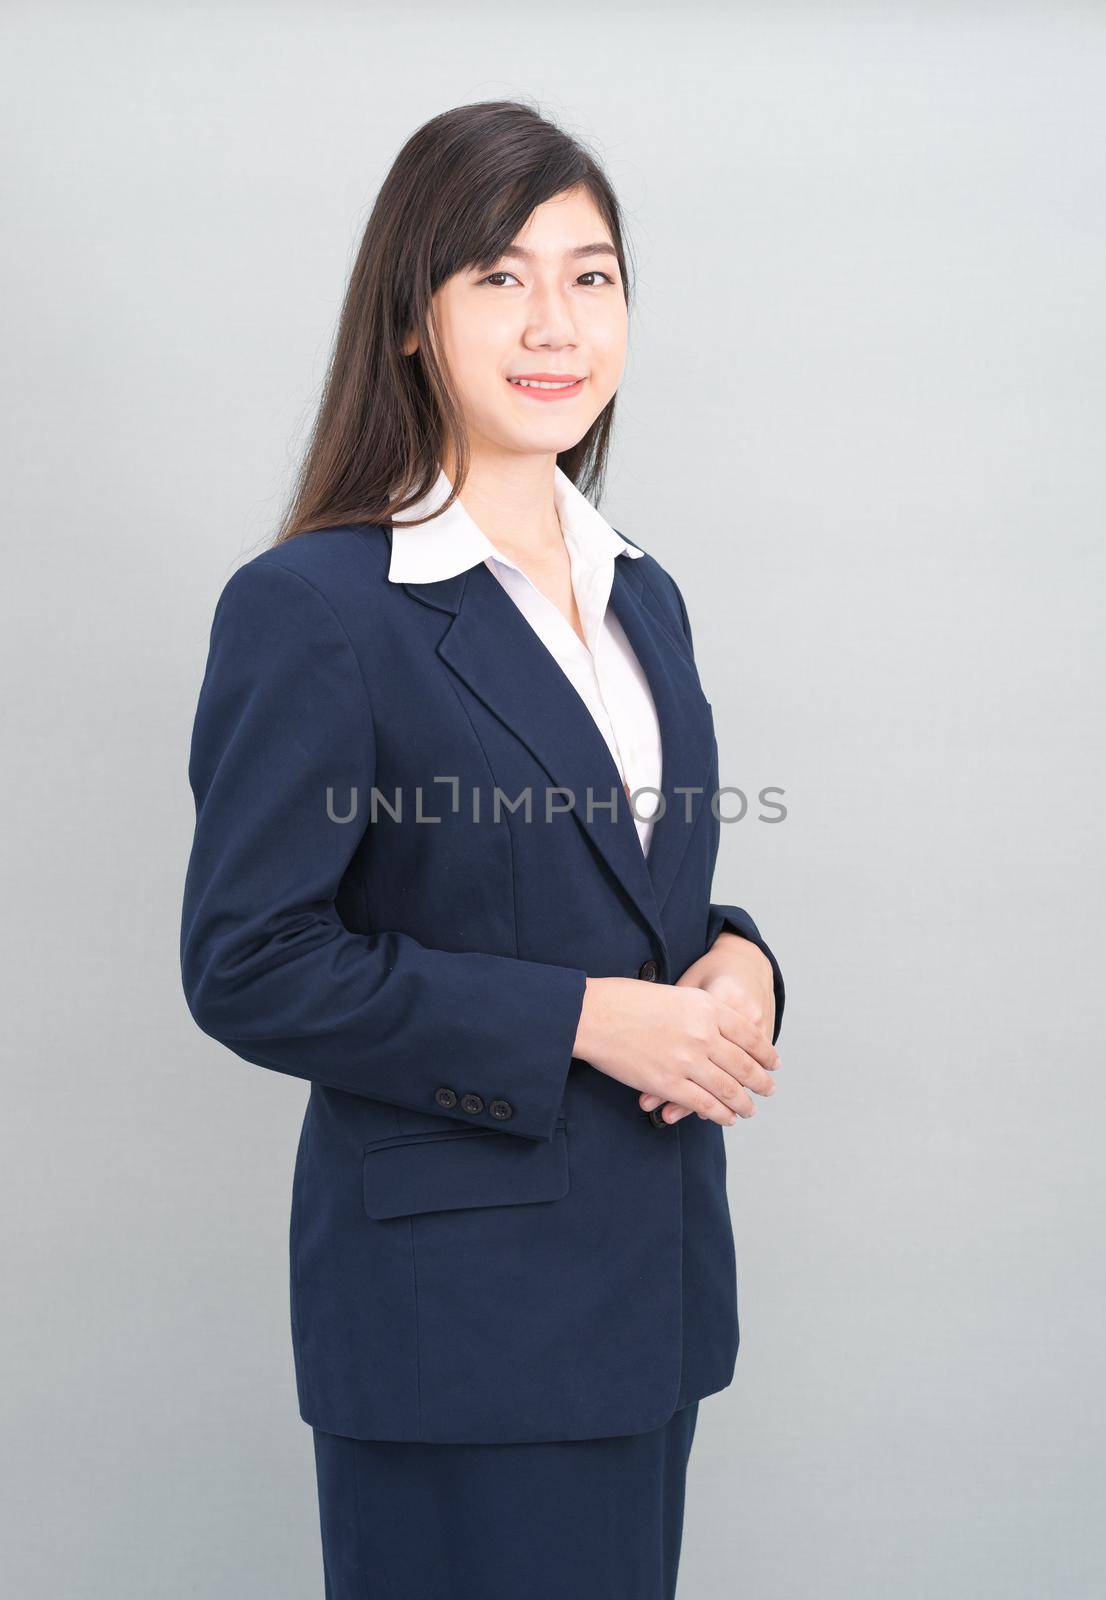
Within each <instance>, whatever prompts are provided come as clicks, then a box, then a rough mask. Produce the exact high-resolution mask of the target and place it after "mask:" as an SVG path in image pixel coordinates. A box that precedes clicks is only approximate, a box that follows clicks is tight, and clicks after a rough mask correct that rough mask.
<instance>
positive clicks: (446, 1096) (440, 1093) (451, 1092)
mask: <svg viewBox="0 0 1106 1600" xmlns="http://www.w3.org/2000/svg"><path fill="white" fill-rule="evenodd" d="M434 1098H435V1100H436V1101H437V1102H438V1104H439V1105H440V1106H455V1105H456V1104H457V1091H456V1089H447V1088H444V1087H443V1088H441V1089H435V1090H434Z"/></svg>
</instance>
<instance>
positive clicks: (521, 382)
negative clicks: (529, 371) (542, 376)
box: [507, 378, 580, 389]
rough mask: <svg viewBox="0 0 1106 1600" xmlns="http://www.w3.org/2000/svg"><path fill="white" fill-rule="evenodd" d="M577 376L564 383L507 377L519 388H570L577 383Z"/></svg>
mask: <svg viewBox="0 0 1106 1600" xmlns="http://www.w3.org/2000/svg"><path fill="white" fill-rule="evenodd" d="M579 381H580V380H579V378H570V379H569V380H568V381H567V382H566V383H544V382H542V381H541V380H539V379H536V378H508V379H507V382H508V383H513V384H515V385H516V386H517V387H518V388H519V389H571V388H573V387H574V386H575V385H576V384H578V383H579Z"/></svg>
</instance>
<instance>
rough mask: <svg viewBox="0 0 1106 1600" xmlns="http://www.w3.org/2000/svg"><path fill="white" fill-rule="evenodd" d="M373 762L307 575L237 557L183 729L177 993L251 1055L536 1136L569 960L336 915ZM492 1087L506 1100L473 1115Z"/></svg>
mask: <svg viewBox="0 0 1106 1600" xmlns="http://www.w3.org/2000/svg"><path fill="white" fill-rule="evenodd" d="M375 765H376V763H375V743H374V735H373V721H372V711H371V706H370V701H369V695H368V691H367V688H366V684H365V681H364V678H363V676H362V673H361V669H360V665H359V663H358V660H357V657H356V655H355V653H354V650H353V646H352V644H351V643H350V640H349V638H348V636H347V634H346V632H345V629H344V628H343V626H342V624H341V622H340V620H339V618H338V616H337V614H336V613H335V611H334V609H333V608H332V606H331V605H330V603H329V602H328V601H327V600H326V598H325V597H324V596H323V594H322V593H321V592H320V591H319V590H318V589H316V587H315V586H314V584H312V583H311V582H310V581H309V580H308V579H306V578H304V577H302V576H301V575H300V574H299V573H297V572H295V571H293V570H292V569H290V568H287V567H285V566H283V565H281V564H280V563H278V562H275V561H272V560H269V559H268V558H266V556H265V555H261V556H258V557H255V558H254V559H253V560H252V561H250V562H248V563H247V564H246V565H244V566H242V567H240V568H239V569H238V570H237V571H236V572H235V573H233V574H232V576H231V577H230V579H229V580H228V581H227V583H226V585H225V587H224V589H223V591H222V593H221V595H220V596H219V600H218V602H217V605H216V608H215V614H214V619H213V622H212V627H211V637H210V645H209V652H208V659H207V666H206V670H205V673H204V678H203V682H202V685H201V689H200V694H199V701H198V705H197V708H196V715H195V722H194V727H193V733H192V743H191V750H190V756H189V764H188V778H189V783H190V785H191V788H192V792H193V795H194V798H195V805H196V822H195V834H194V838H193V842H192V848H191V854H190V856H189V861H188V867H187V872H186V876H185V885H184V895H183V909H182V917H181V938H180V958H181V976H182V981H183V986H184V993H185V997H186V999H187V1002H188V1008H189V1011H190V1012H191V1014H192V1017H193V1019H194V1020H195V1022H196V1023H197V1025H198V1026H199V1027H200V1028H201V1029H202V1030H203V1032H204V1033H206V1034H209V1035H210V1036H211V1037H212V1038H214V1039H218V1040H219V1041H220V1042H221V1043H222V1044H225V1045H226V1046H227V1047H228V1048H229V1049H231V1050H232V1051H234V1053H235V1054H236V1055H238V1056H241V1057H242V1059H243V1060H244V1061H249V1062H251V1063H253V1064H254V1065H257V1066H261V1067H269V1068H271V1069H272V1070H273V1071H275V1072H282V1073H288V1074H290V1075H291V1076H293V1077H297V1078H305V1079H310V1080H312V1081H314V1082H317V1083H321V1084H325V1085H326V1086H328V1087H330V1088H333V1089H342V1090H346V1091H347V1092H349V1093H350V1094H359V1095H365V1096H367V1097H369V1098H370V1099H373V1100H383V1101H388V1102H391V1103H392V1104H394V1105H397V1106H402V1107H405V1108H407V1109H409V1110H413V1111H425V1112H430V1113H433V1114H436V1115H442V1114H444V1115H449V1116H453V1117H455V1118H457V1120H459V1121H464V1122H465V1123H467V1124H469V1125H471V1124H472V1123H473V1122H480V1123H485V1124H487V1125H488V1126H494V1127H495V1128H497V1129H499V1130H501V1131H503V1132H507V1133H514V1134H519V1135H522V1136H524V1137H528V1138H533V1139H549V1138H551V1137H552V1134H553V1129H554V1124H555V1122H556V1119H557V1116H558V1114H559V1112H560V1110H561V1101H562V1096H563V1093H564V1088H565V1083H566V1079H567V1076H568V1071H569V1066H570V1063H571V1061H572V1048H573V1045H574V1043H575V1038H576V1030H577V1026H578V1024H579V1019H580V1012H581V1009H582V1006H583V999H584V989H585V984H586V981H587V974H586V973H585V972H584V971H583V970H582V969H579V968H574V967H563V966H556V965H549V964H546V963H543V962H539V961H524V960H519V959H516V958H514V957H511V956H503V955H490V954H482V953H474V952H452V951H445V950H437V949H431V948H429V947H427V946H426V945H423V944H421V943H419V942H418V941H417V940H416V939H413V938H411V937H410V936H409V935H407V934H404V933H398V932H388V931H387V930H381V931H376V930H373V931H372V932H371V933H368V934H365V933H354V932H352V931H351V930H350V929H349V928H348V927H346V926H345V924H344V923H343V921H342V919H341V917H340V916H339V914H338V911H337V909H336V907H335V898H336V895H337V893H338V888H339V884H340V882H341V879H342V877H343V875H344V873H345V872H346V869H347V868H348V866H349V864H350V861H351V858H352V857H353V855H354V853H355V851H356V850H357V847H358V845H359V844H360V843H361V841H362V839H363V838H364V835H365V833H366V830H367V829H368V828H370V827H371V826H372V823H371V821H370V819H369V793H370V790H371V789H372V787H373V784H374V780H375ZM328 788H330V789H332V791H333V796H334V803H333V807H332V808H328V804H327V790H328ZM351 788H353V789H356V791H357V796H358V808H357V815H356V817H355V819H354V820H353V821H351V822H347V823H344V824H343V823H341V822H336V821H333V820H331V818H330V816H329V815H328V809H333V810H335V811H336V812H338V813H339V814H340V813H342V812H344V811H346V810H351V809H352V807H351V805H350V795H351ZM443 1085H445V1086H450V1087H455V1088H456V1090H457V1092H458V1094H459V1095H460V1094H463V1093H465V1092H466V1091H476V1092H477V1093H478V1094H480V1095H481V1096H482V1097H483V1099H484V1110H483V1111H481V1112H479V1113H477V1114H476V1115H473V1114H471V1113H469V1112H466V1111H463V1110H462V1109H461V1107H460V1105H459V1104H458V1105H457V1106H456V1108H455V1109H454V1108H449V1107H443V1106H441V1105H439V1104H438V1102H437V1101H436V1099H435V1091H436V1090H437V1089H438V1088H439V1087H440V1086H443ZM496 1098H502V1099H505V1100H507V1101H508V1102H509V1103H510V1105H511V1107H512V1114H511V1116H510V1117H509V1118H507V1119H504V1120H497V1119H495V1118H493V1117H492V1116H491V1113H490V1111H489V1109H488V1106H489V1103H490V1102H491V1101H492V1100H493V1099H496Z"/></svg>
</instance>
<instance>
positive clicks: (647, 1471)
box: [313, 1400, 699, 1600]
mask: <svg viewBox="0 0 1106 1600" xmlns="http://www.w3.org/2000/svg"><path fill="white" fill-rule="evenodd" d="M698 1411H699V1402H698V1401H697V1400H695V1401H692V1403H691V1404H690V1405H687V1406H682V1407H681V1408H680V1409H679V1410H678V1411H676V1412H674V1413H673V1415H672V1416H671V1417H670V1418H669V1420H668V1421H667V1422H666V1423H664V1424H663V1425H662V1426H661V1427H659V1428H652V1429H650V1430H649V1432H647V1433H631V1434H625V1435H622V1436H619V1437H617V1438H603V1439H565V1440H555V1441H552V1442H550V1443H541V1444H415V1443H402V1442H399V1441H392V1440H381V1439H349V1438H346V1437H345V1436H344V1435H342V1434H337V1433H324V1432H323V1431H322V1430H321V1429H319V1428H315V1429H314V1430H313V1432H314V1436H315V1467H316V1475H317V1479H318V1486H319V1519H320V1523H321V1528H322V1544H323V1568H324V1573H325V1579H326V1591H325V1594H326V1600H520V1597H521V1596H526V1600H673V1596H674V1595H675V1593H676V1572H677V1568H678V1566H679V1561H680V1540H681V1535H682V1533H683V1519H684V1483H685V1477H686V1473H687V1462H688V1456H689V1455H690V1453H691V1441H692V1437H693V1435H694V1433H695V1423H696V1420H697V1416H698Z"/></svg>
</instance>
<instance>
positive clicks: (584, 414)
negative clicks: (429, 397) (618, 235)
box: [434, 189, 628, 456]
mask: <svg viewBox="0 0 1106 1600" xmlns="http://www.w3.org/2000/svg"><path fill="white" fill-rule="evenodd" d="M434 303H435V310H436V313H437V319H438V326H439V338H440V341H441V347H440V358H441V359H442V361H443V362H444V363H445V364H446V365H447V367H448V369H449V372H450V375H451V377H452V379H453V382H454V384H455V386H456V389H457V392H458V394H459V396H460V399H461V406H462V410H463V413H464V418H465V422H466V424H467V427H468V435H469V442H470V447H471V448H472V450H473V452H474V453H479V452H481V451H483V450H488V449H489V448H490V449H492V450H495V451H508V452H512V453H517V454H523V455H553V456H555V455H556V453H557V452H558V451H561V450H567V449H569V448H571V446H573V445H575V444H577V443H578V442H579V440H580V439H582V438H583V436H584V434H585V433H586V432H587V431H588V429H589V428H590V427H591V425H592V423H593V422H594V421H595V419H596V417H597V416H598V415H599V413H600V412H601V411H602V409H603V407H604V406H605V405H606V404H607V402H608V401H609V400H610V398H611V396H612V395H613V394H614V392H615V390H616V389H617V388H618V385H619V382H620V381H621V378H622V370H623V367H624V366H625V362H626V335H627V320H628V319H627V308H626V297H625V293H624V289H623V284H622V276H621V273H620V272H619V269H618V258H617V256H616V255H615V250H614V241H613V240H612V239H611V237H610V233H609V231H608V229H607V226H606V224H605V223H604V221H603V218H602V216H601V215H600V213H599V211H598V209H597V208H596V206H595V203H594V201H593V200H592V198H591V196H590V195H589V194H588V192H587V191H586V189H572V190H569V191H567V192H566V193H564V194H561V195H558V196H556V197H555V198H554V199H552V200H547V201H546V202H545V203H544V204H543V205H540V206H538V207H537V209H536V210H535V211H534V212H533V213H532V214H531V216H530V218H529V220H528V222H527V224H526V226H525V227H524V228H523V230H522V231H521V233H519V234H518V235H517V237H516V238H515V240H514V242H513V243H512V244H511V245H510V246H509V247H508V248H507V250H506V251H505V252H504V254H503V255H502V256H501V257H500V259H499V260H498V261H497V262H496V263H495V265H494V266H493V267H492V268H491V269H490V270H489V271H487V272H479V271H475V270H471V269H466V270H465V271H463V272H458V273H455V274H454V275H453V277H452V278H449V279H448V280H447V281H446V282H445V283H444V284H443V285H442V286H441V288H440V289H439V290H438V291H437V293H436V294H435V296H434ZM535 374H536V375H538V376H539V377H540V378H545V379H560V380H563V379H565V378H572V379H575V380H578V381H576V382H575V383H574V384H573V385H572V387H571V388H553V389H534V388H530V389H527V388H524V387H521V386H520V385H518V384H517V383H516V382H513V381H512V380H513V379H517V378H520V377H526V376H528V375H535Z"/></svg>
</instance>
